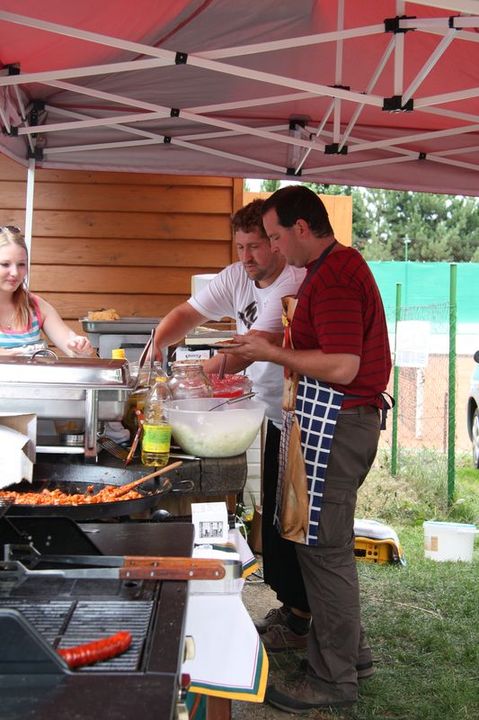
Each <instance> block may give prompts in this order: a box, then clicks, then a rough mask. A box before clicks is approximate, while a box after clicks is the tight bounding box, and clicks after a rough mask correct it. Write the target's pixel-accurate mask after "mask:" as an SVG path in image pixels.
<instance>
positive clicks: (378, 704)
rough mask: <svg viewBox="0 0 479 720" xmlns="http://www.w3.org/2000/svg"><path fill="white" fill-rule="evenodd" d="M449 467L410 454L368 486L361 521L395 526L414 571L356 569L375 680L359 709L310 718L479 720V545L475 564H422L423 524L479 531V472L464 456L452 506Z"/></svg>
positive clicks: (289, 659) (280, 661)
mask: <svg viewBox="0 0 479 720" xmlns="http://www.w3.org/2000/svg"><path fill="white" fill-rule="evenodd" d="M441 463H442V465H441ZM443 464H444V461H443V458H441V457H439V458H438V457H434V453H430V452H426V453H425V452H424V451H423V452H422V453H420V454H418V453H411V454H409V455H407V454H406V455H404V454H403V456H402V457H401V459H400V467H399V473H398V477H397V478H391V477H390V475H389V471H388V458H387V456H386V455H383V456H382V457H380V458H379V459H378V460H377V462H376V464H375V467H374V469H373V470H372V471H371V473H370V475H369V477H368V479H367V480H366V482H365V484H364V486H363V487H362V488H361V490H360V494H359V500H358V509H357V512H356V517H367V518H374V519H377V520H382V521H383V522H386V523H387V524H389V525H391V526H392V527H393V528H394V529H395V530H396V532H397V533H398V535H399V538H400V541H401V545H402V546H403V548H404V551H405V556H406V562H407V564H406V566H405V567H402V566H397V565H391V564H386V565H378V564H373V563H368V562H358V571H359V575H360V585H361V597H362V614H363V621H364V625H365V627H366V628H367V632H368V637H369V640H370V643H371V647H372V648H373V655H374V658H375V661H376V668H377V671H376V674H375V675H374V676H373V677H372V678H371V679H370V680H368V681H366V682H364V683H362V684H361V687H360V700H359V702H358V703H357V704H356V705H355V706H354V707H353V708H351V709H348V710H345V711H338V710H336V711H335V712H334V713H332V712H326V711H319V710H316V711H311V712H310V713H308V714H307V715H306V716H305V717H307V718H311V719H313V718H314V720H320V719H324V720H330V719H331V718H335V719H336V720H343V719H344V720H477V719H478V718H479V597H478V588H479V547H478V546H477V545H478V543H477V541H476V548H475V551H474V557H473V561H472V562H471V563H470V562H435V561H433V560H429V559H426V558H425V557H424V533H423V528H422V523H423V521H424V520H426V519H436V520H451V521H457V522H468V523H469V522H472V523H476V524H477V525H478V526H479V470H475V469H473V468H472V464H471V461H470V459H469V458H466V457H465V456H462V457H459V458H458V460H457V473H456V484H455V497H454V502H453V504H452V505H451V507H448V506H447V490H446V484H447V481H446V475H445V471H444V467H443ZM438 468H439V470H438ZM297 662H298V654H297V653H290V654H289V655H285V654H281V656H278V655H277V656H273V657H270V663H271V664H270V670H271V673H270V675H271V680H272V681H273V682H274V680H275V679H276V678H279V677H282V676H283V675H284V674H285V673H286V674H289V672H290V671H291V670H292V669H294V668H295V667H296V666H297ZM270 711H271V712H272V714H269V713H270ZM258 717H259V716H258ZM263 717H264V718H275V719H276V718H279V717H285V718H286V717H291V718H292V717H295V716H293V715H288V714H282V713H277V714H274V711H273V710H272V709H270V708H268V709H266V707H265V714H264V715H261V718H263Z"/></svg>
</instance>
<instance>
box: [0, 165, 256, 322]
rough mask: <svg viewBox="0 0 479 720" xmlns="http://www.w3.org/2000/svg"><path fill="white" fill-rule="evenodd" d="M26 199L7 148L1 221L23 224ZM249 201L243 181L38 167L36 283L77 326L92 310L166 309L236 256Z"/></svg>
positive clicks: (0, 177)
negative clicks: (237, 223) (236, 232)
mask: <svg viewBox="0 0 479 720" xmlns="http://www.w3.org/2000/svg"><path fill="white" fill-rule="evenodd" d="M25 201H26V169H25V168H24V167H22V166H19V165H18V164H16V163H14V162H13V161H12V160H10V159H9V158H7V157H5V156H1V155H0V224H1V225H10V224H12V225H18V226H19V227H21V228H23V227H24V225H25ZM242 203H243V181H242V180H241V179H236V178H223V177H218V178H215V177H190V176H184V177H183V176H171V175H150V174H142V173H114V172H90V171H80V170H78V171H77V170H74V171H62V170H37V171H36V177H35V194H34V214H33V237H32V251H31V272H30V287H31V289H32V290H33V292H37V293H39V294H40V295H42V297H44V298H45V299H46V300H48V301H49V302H51V303H52V304H53V305H54V306H55V307H56V308H57V310H58V311H59V313H60V314H61V316H62V317H63V318H64V319H65V320H66V321H67V322H68V324H69V325H70V326H71V327H72V328H74V329H76V330H77V331H79V330H80V325H79V323H78V318H81V317H83V316H84V315H86V313H87V312H88V310H96V309H99V308H106V307H114V308H116V309H117V311H118V312H119V313H120V315H123V316H125V315H132V316H138V317H141V316H144V317H152V316H161V315H164V314H166V313H167V312H168V311H169V310H171V308H173V307H174V306H175V305H177V304H178V303H180V302H182V301H183V300H185V299H186V298H187V297H188V296H189V294H190V287H191V276H192V275H195V274H198V273H211V272H217V271H218V270H220V269H221V268H223V267H224V266H225V265H228V264H229V263H231V262H232V261H233V260H234V259H235V255H234V247H233V239H232V233H231V225H230V217H231V214H232V213H233V212H235V210H237V209H238V208H239V207H241V205H242Z"/></svg>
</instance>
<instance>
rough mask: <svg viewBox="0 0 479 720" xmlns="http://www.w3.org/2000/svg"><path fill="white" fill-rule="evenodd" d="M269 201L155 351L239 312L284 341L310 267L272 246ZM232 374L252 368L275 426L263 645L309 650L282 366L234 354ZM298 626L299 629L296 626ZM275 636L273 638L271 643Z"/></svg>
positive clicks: (171, 318) (162, 326) (258, 203)
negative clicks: (286, 468) (289, 524)
mask: <svg viewBox="0 0 479 720" xmlns="http://www.w3.org/2000/svg"><path fill="white" fill-rule="evenodd" d="M262 206H263V200H260V199H258V200H254V201H253V202H251V203H249V204H248V205H246V206H245V207H243V208H241V209H240V210H238V211H237V212H236V213H235V214H234V215H233V218H232V225H233V232H234V240H235V245H236V250H237V253H238V258H239V262H236V263H233V264H232V265H228V267H226V268H225V269H224V270H222V271H221V272H220V273H218V275H216V276H215V277H214V278H213V279H212V280H211V282H210V283H209V284H208V285H207V286H206V287H204V288H202V290H200V291H199V292H198V293H197V294H196V295H195V296H194V297H191V298H190V299H189V300H187V301H186V302H184V303H182V304H181V305H178V306H177V307H176V308H174V309H173V310H172V311H171V312H169V313H168V314H167V315H166V316H165V317H164V318H163V319H162V320H161V322H160V323H159V325H158V327H157V328H156V331H155V341H154V342H155V351H156V354H157V357H160V356H161V350H160V348H162V347H166V346H168V345H171V344H173V343H175V342H178V341H179V340H181V339H182V338H183V337H184V336H185V335H186V334H187V333H188V332H189V331H190V330H192V329H193V328H195V327H197V326H198V325H201V324H202V323H203V322H205V321H207V320H221V319H222V318H224V317H231V318H234V320H235V321H236V328H237V331H238V333H239V334H245V333H256V334H263V333H268V334H274V335H276V341H277V342H278V344H280V343H281V338H282V333H283V326H282V321H281V310H282V306H281V298H282V297H284V296H285V295H296V292H297V290H298V288H299V286H300V285H301V283H302V281H303V279H304V276H305V271H304V269H303V268H301V269H298V268H295V267H293V266H292V265H287V264H286V260H285V258H284V257H283V256H282V255H281V254H279V253H277V252H274V251H273V250H272V249H271V244H270V241H269V239H268V237H267V235H266V233H265V231H264V228H263V222H262V217H261V209H262ZM220 362H221V357H220V356H219V355H216V356H214V357H213V358H210V359H209V360H206V361H205V362H204V368H205V370H206V371H207V372H210V373H214V372H217V371H218V369H219V365H220ZM225 369H226V372H239V371H241V370H244V369H245V370H246V374H247V375H248V376H249V377H250V379H251V380H252V383H253V390H254V391H255V392H256V394H257V397H258V398H260V399H261V400H263V401H264V402H265V403H266V405H267V409H266V417H267V419H268V427H267V433H266V442H265V451H264V462H263V467H264V470H263V521H262V536H263V537H262V539H263V566H264V578H265V582H266V583H267V584H269V585H270V586H271V587H272V589H273V590H275V592H276V594H277V597H278V600H279V601H280V602H281V603H282V606H281V607H280V608H276V609H274V610H271V611H270V612H269V613H268V615H267V616H266V618H265V621H264V622H261V623H258V625H257V627H258V631H259V632H261V633H262V637H263V639H264V644H265V646H266V648H267V649H269V650H270V651H273V652H276V651H280V650H285V649H291V648H295V649H298V648H303V647H305V645H306V634H307V630H308V628H309V617H310V615H309V605H308V602H307V598H306V591H305V589H304V584H303V580H302V577H301V571H300V569H299V564H298V561H297V558H296V553H295V548H294V543H290V542H289V541H287V540H283V538H281V537H280V535H279V533H278V532H277V530H276V529H275V527H274V523H273V516H274V507H275V502H276V485H277V475H278V452H279V439H280V424H281V400H282V393H283V369H282V367H280V366H279V365H275V364H273V363H269V362H255V363H253V364H250V363H249V362H248V361H246V360H241V358H239V357H238V356H235V357H233V356H232V355H230V354H228V355H227V360H226V368H225ZM289 629H291V630H292V631H293V632H290V631H289ZM270 638H271V642H269V640H270Z"/></svg>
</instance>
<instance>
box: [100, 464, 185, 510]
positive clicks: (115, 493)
mask: <svg viewBox="0 0 479 720" xmlns="http://www.w3.org/2000/svg"><path fill="white" fill-rule="evenodd" d="M180 465H183V462H182V460H178V461H177V462H174V463H170V465H165V467H162V468H160V469H159V470H155V472H152V473H149V474H148V475H144V476H143V477H141V478H138V480H133V482H130V483H127V484H126V485H121V486H120V487H119V488H115V490H112V492H111V498H112V500H113V499H115V500H116V499H117V498H119V497H121V496H122V495H126V493H128V492H130V490H133V489H134V488H136V487H138V486H139V485H141V484H142V483H144V482H146V481H147V480H151V479H152V478H154V477H159V476H160V475H164V474H165V473H167V472H170V471H171V470H175V469H176V468H178V467H180Z"/></svg>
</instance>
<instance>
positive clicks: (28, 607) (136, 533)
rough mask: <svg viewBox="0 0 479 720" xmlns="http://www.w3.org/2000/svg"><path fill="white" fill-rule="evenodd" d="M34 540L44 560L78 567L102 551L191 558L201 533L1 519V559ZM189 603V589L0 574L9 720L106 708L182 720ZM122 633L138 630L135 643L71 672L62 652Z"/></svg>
mask: <svg viewBox="0 0 479 720" xmlns="http://www.w3.org/2000/svg"><path fill="white" fill-rule="evenodd" d="M0 514H1V512H0ZM26 538H28V539H29V540H30V542H32V541H33V545H34V546H35V548H36V550H37V551H40V552H41V553H45V552H49V553H52V552H53V553H55V552H58V553H60V554H62V555H66V556H70V557H71V558H72V559H73V560H74V557H75V556H76V557H78V556H79V555H85V554H87V555H88V556H92V555H93V556H94V555H97V556H99V557H101V555H102V554H103V553H104V554H106V555H143V556H145V555H162V556H168V555H169V556H181V557H189V556H190V555H191V549H192V543H193V528H192V526H191V525H190V524H186V523H175V524H167V525H165V526H163V525H161V524H158V523H122V524H117V523H108V524H106V523H102V524H84V525H81V526H80V525H78V524H77V523H74V522H73V521H72V520H69V519H67V518H46V519H43V518H31V517H27V518H21V517H12V518H9V515H8V510H7V511H6V513H5V514H4V517H3V518H0V551H2V549H3V556H4V557H5V555H6V554H8V549H9V547H10V546H11V544H12V542H13V541H16V542H18V541H19V540H20V541H22V542H25V539H26ZM47 567H48V566H47ZM50 567H51V565H50ZM186 600H187V583H186V582H183V581H174V580H165V581H161V582H160V581H150V580H147V581H145V580H141V581H121V580H112V579H96V580H90V579H76V580H72V579H66V578H62V577H40V578H39V577H30V578H28V579H25V578H23V579H21V578H20V579H15V578H14V579H12V578H11V577H5V573H4V574H3V576H2V573H1V572H0V647H1V652H0V703H1V706H2V712H1V716H2V720H20V719H21V720H28V718H35V720H46V719H47V718H48V720H57V718H58V720H60V718H62V720H63V718H65V717H75V718H78V719H83V718H85V720H86V718H93V717H100V716H101V715H102V714H104V713H105V711H106V710H105V709H107V713H108V717H109V718H114V719H116V718H118V719H119V718H122V720H126V719H127V718H130V717H137V716H141V717H143V718H145V720H150V719H151V720H153V719H154V720H158V718H162V719H165V720H168V719H173V718H177V717H180V716H181V712H183V711H184V710H183V707H182V703H179V700H178V698H179V694H180V695H181V693H182V688H181V684H182V680H181V676H180V665H181V662H182V659H183V644H184V637H183V626H184V616H185V609H186ZM121 630H128V631H130V633H131V635H132V638H133V639H132V645H131V647H130V648H129V650H128V651H127V652H126V653H124V654H122V655H120V656H118V657H116V658H113V659H111V660H107V661H104V662H99V663H97V664H96V665H92V666H89V667H84V668H79V669H76V670H69V669H68V668H67V666H66V665H65V664H64V663H63V661H62V660H61V659H60V658H59V656H58V655H57V653H56V649H57V648H60V647H65V646H75V645H78V644H81V643H85V642H89V641H92V640H95V639H98V638H99V637H104V636H108V635H111V634H114V633H116V632H118V631H121ZM183 694H184V693H183ZM178 713H179V714H178Z"/></svg>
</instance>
